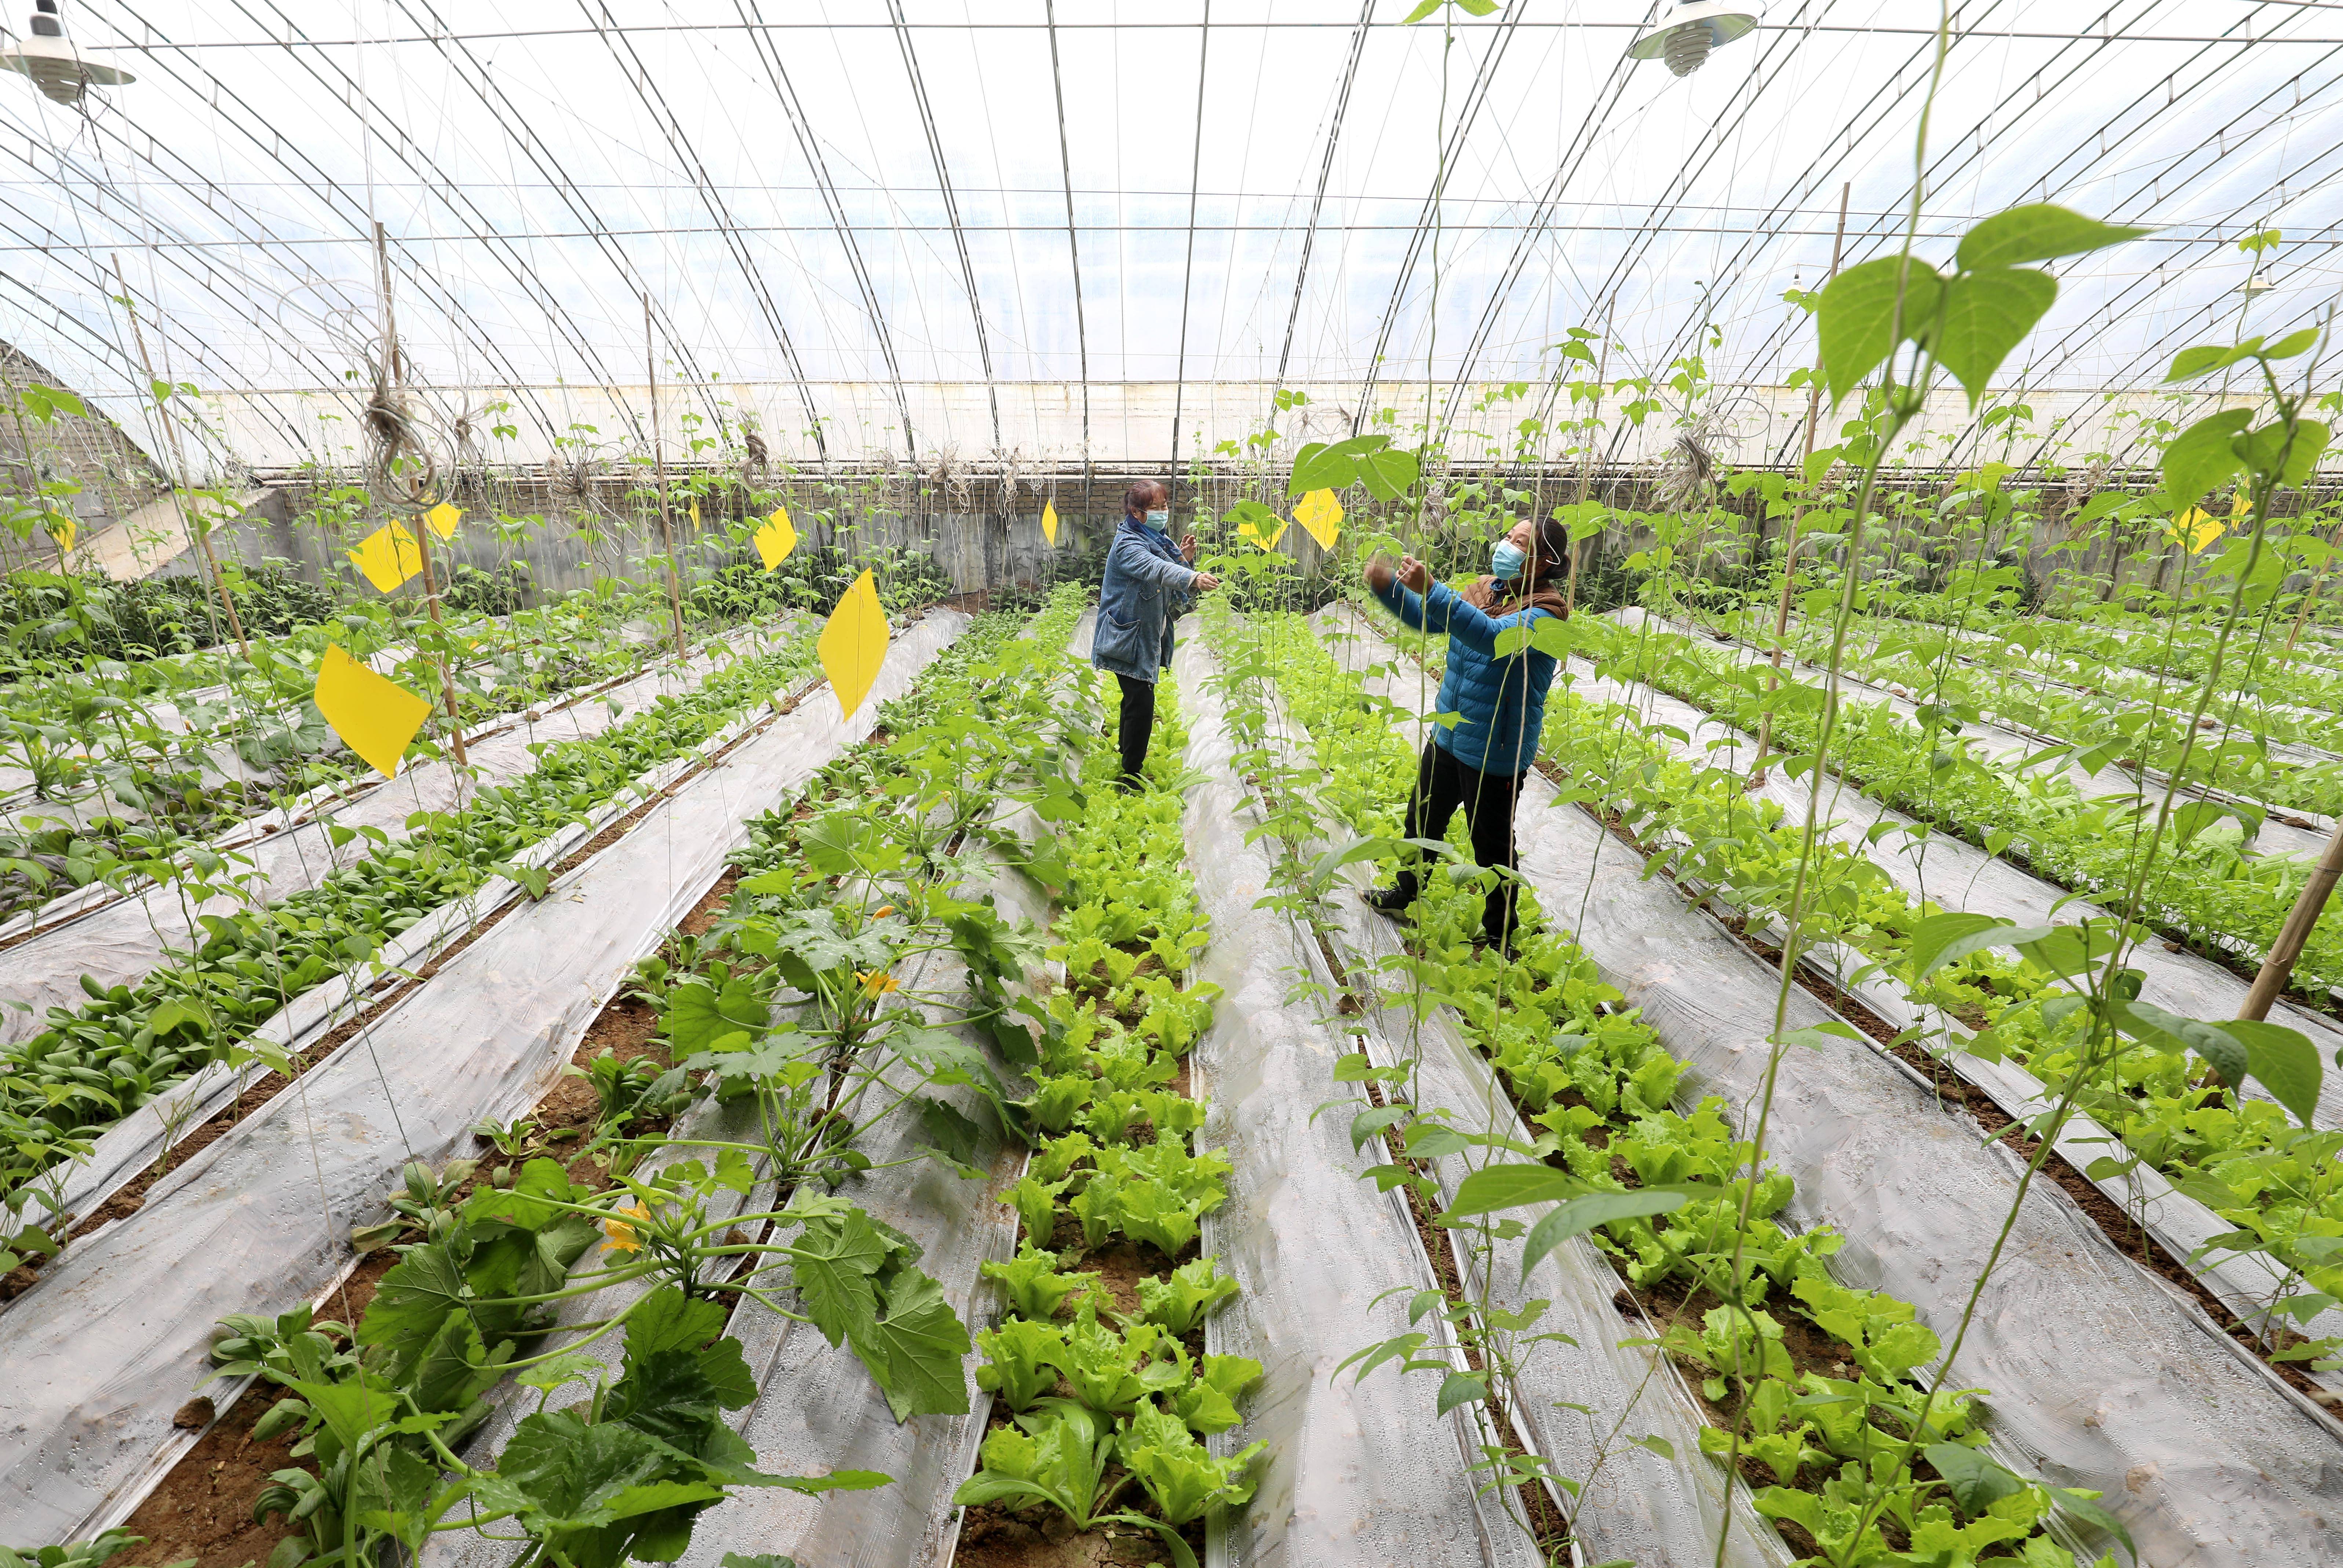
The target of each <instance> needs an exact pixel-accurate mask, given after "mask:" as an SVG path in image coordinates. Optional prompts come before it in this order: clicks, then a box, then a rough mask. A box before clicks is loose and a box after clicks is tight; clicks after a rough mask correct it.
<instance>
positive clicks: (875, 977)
mask: <svg viewBox="0 0 2343 1568" xmlns="http://www.w3.org/2000/svg"><path fill="white" fill-rule="evenodd" d="M854 978H855V979H856V980H860V981H861V982H862V994H863V995H864V996H870V997H880V996H885V995H886V994H887V993H888V992H889V991H890V990H900V988H901V986H902V983H903V982H902V981H900V980H897V979H896V978H895V977H894V976H893V975H891V974H890V973H888V972H887V971H886V970H871V971H870V973H869V974H863V973H861V972H860V971H859V970H858V971H857V972H856V974H855V976H854Z"/></svg>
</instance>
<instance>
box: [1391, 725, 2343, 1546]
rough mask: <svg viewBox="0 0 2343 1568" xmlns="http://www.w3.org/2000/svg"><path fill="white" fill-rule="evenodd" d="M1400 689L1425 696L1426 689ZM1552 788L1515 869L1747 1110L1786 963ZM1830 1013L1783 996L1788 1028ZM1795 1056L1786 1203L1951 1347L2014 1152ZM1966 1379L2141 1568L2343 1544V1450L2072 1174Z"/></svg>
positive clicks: (1976, 1349)
mask: <svg viewBox="0 0 2343 1568" xmlns="http://www.w3.org/2000/svg"><path fill="white" fill-rule="evenodd" d="M1395 684H1396V686H1397V687H1398V688H1400V689H1394V690H1393V692H1392V695H1393V697H1394V699H1399V700H1402V701H1410V700H1412V699H1413V692H1412V690H1409V689H1407V688H1411V687H1412V686H1413V682H1406V681H1402V682H1399V683H1395ZM1554 793H1555V792H1554V789H1552V788H1551V787H1550V786H1548V785H1547V784H1546V783H1545V781H1544V779H1543V778H1541V777H1540V776H1538V775H1537V774H1535V773H1533V774H1531V775H1530V776H1529V778H1528V779H1526V780H1525V781H1524V784H1523V792H1522V802H1521V807H1520V819H1519V827H1520V831H1521V843H1522V869H1523V874H1524V875H1525V876H1526V877H1527V878H1528V879H1529V881H1530V883H1531V885H1532V886H1533V887H1534V888H1535V889H1536V890H1537V892H1538V895H1539V900H1540V902H1541V903H1542V904H1543V905H1544V907H1545V908H1546V909H1547V910H1550V911H1554V914H1553V917H1552V918H1554V919H1555V920H1558V921H1561V922H1562V923H1564V924H1567V923H1569V919H1568V917H1569V914H1570V912H1571V911H1575V910H1581V909H1582V907H1583V910H1584V913H1583V915H1581V916H1579V917H1578V918H1577V930H1576V933H1575V934H1576V937H1577V940H1578V942H1579V944H1580V946H1581V947H1582V948H1584V950H1585V951H1586V953H1587V955H1588V956H1589V957H1591V958H1592V959H1594V961H1595V963H1596V964H1597V966H1599V968H1600V969H1601V970H1602V972H1603V975H1604V979H1605V980H1609V981H1610V982H1611V983H1612V984H1613V985H1614V986H1617V987H1618V988H1619V989H1620V990H1622V991H1624V993H1625V995H1626V1000H1627V1002H1628V1004H1629V1005H1631V1006H1634V1007H1636V1008H1639V1009H1641V1010H1642V1013H1643V1017H1644V1020H1645V1021H1646V1022H1648V1023H1650V1024H1651V1025H1652V1026H1653V1028H1654V1030H1657V1031H1658V1034H1659V1038H1660V1040H1661V1043H1662V1044H1663V1045H1664V1046H1665V1047H1666V1049H1667V1050H1669V1051H1670V1052H1671V1053H1672V1054H1673V1055H1674V1056H1676V1057H1678V1058H1680V1059H1684V1060H1688V1061H1689V1062H1690V1063H1691V1064H1692V1066H1693V1069H1694V1071H1693V1073H1692V1074H1690V1075H1688V1076H1689V1077H1691V1078H1692V1079H1694V1082H1691V1083H1688V1084H1687V1085H1686V1086H1685V1089H1684V1091H1682V1097H1684V1098H1694V1097H1697V1096H1698V1095H1700V1094H1717V1095H1721V1096H1723V1097H1724V1098H1725V1099H1726V1100H1727V1101H1731V1102H1733V1103H1734V1104H1735V1105H1736V1106H1737V1107H1739V1108H1740V1111H1741V1112H1742V1114H1743V1116H1744V1118H1745V1120H1747V1119H1750V1118H1754V1116H1755V1111H1756V1106H1757V1100H1758V1096H1759V1094H1760V1092H1761V1091H1762V1087H1763V1078H1764V1074H1765V1068H1766V1062H1767V1059H1768V1054H1769V1053H1768V1048H1767V1046H1766V1040H1768V1039H1769V1038H1770V1037H1771V1036H1772V1034H1773V1014H1774V1008H1775V992H1776V988H1777V986H1778V984H1779V978H1778V975H1777V974H1776V972H1775V970H1773V968H1772V967H1771V966H1770V965H1768V964H1766V963H1765V962H1764V961H1763V960H1759V959H1758V958H1757V957H1756V956H1755V954H1753V953H1751V952H1750V951H1749V950H1747V949H1746V948H1744V947H1743V946H1741V944H1740V943H1739V942H1738V941H1736V940H1735V939H1734V938H1733V937H1732V936H1731V935H1730V934H1729V933H1727V932H1726V931H1725V929H1724V928H1723V927H1722V926H1720V925H1718V924H1717V923H1716V922H1715V920H1712V919H1710V918H1709V917H1708V916H1707V915H1706V914H1704V913H1703V912H1701V911H1700V910H1696V909H1690V908H1687V907H1686V906H1685V905H1684V902H1683V900H1681V899H1680V898H1679V897H1678V896H1677V895H1676V893H1675V892H1674V890H1673V889H1672V888H1671V887H1670V886H1669V885H1668V884H1667V883H1665V882H1664V881H1660V880H1656V879H1653V880H1647V879H1644V875H1643V859H1642V857H1641V856H1639V855H1637V854H1636V853H1635V852H1634V850H1632V849H1628V848H1627V847H1626V846H1624V845H1623V844H1621V843H1620V842H1618V841H1617V840H1616V839H1613V838H1611V837H1610V836H1609V834H1607V833H1606V832H1605V831H1604V829H1603V828H1602V827H1601V826H1600V825H1599V824H1597V823H1596V822H1595V821H1594V819H1592V818H1591V817H1589V816H1587V815H1586V814H1585V813H1584V811H1582V810H1580V809H1577V808H1575V807H1567V808H1561V809H1557V808H1556V807H1555V806H1554ZM1833 1016H1834V1015H1833V1014H1831V1013H1830V1012H1829V1011H1828V1010H1825V1008H1824V1007H1823V1006H1822V1005H1821V1004H1820V1003H1819V1002H1817V1001H1815V1000H1814V999H1813V998H1811V997H1809V996H1808V995H1807V994H1806V993H1805V991H1804V990H1799V989H1797V988H1795V987H1794V988H1793V989H1792V990H1791V992H1790V995H1789V1001H1788V1011H1787V1018H1786V1020H1785V1028H1786V1029H1789V1030H1798V1029H1802V1028H1807V1027H1810V1026H1813V1025H1815V1024H1818V1023H1822V1022H1825V1021H1827V1020H1830V1019H1831V1018H1832V1017H1833ZM1818 1038H1820V1039H1821V1040H1822V1043H1821V1044H1820V1045H1819V1046H1817V1047H1804V1046H1802V1047H1797V1048H1794V1049H1791V1050H1788V1051H1786V1052H1785V1054H1784V1055H1783V1057H1782V1059H1781V1066H1780V1072H1779V1075H1778V1079H1777V1083H1776V1087H1775V1094H1774V1099H1773V1110H1772V1115H1771V1118H1770V1121H1769V1124H1768V1131H1767V1148H1766V1153H1767V1156H1768V1158H1769V1159H1770V1160H1772V1161H1773V1162H1774V1163H1775V1166H1776V1167H1777V1168H1778V1169H1780V1170H1782V1171H1786V1172H1788V1173H1789V1174H1790V1176H1791V1177H1792V1178H1793V1179H1794V1180H1795V1182H1796V1183H1797V1191H1796V1196H1795V1197H1794V1198H1793V1199H1792V1200H1791V1203H1790V1207H1789V1208H1788V1209H1787V1210H1786V1211H1785V1219H1786V1220H1787V1221H1789V1222H1790V1223H1792V1224H1794V1225H1795V1226H1798V1227H1801V1228H1803V1227H1805V1226H1810V1225H1818V1224H1827V1225H1829V1226H1830V1227H1831V1228H1832V1229H1833V1230H1835V1231H1837V1232H1838V1233H1839V1234H1840V1235H1841V1236H1842V1237H1844V1238H1845V1243H1844V1245H1843V1246H1842V1247H1841V1249H1840V1250H1839V1251H1838V1252H1837V1253H1836V1255H1835V1256H1834V1257H1833V1258H1832V1259H1831V1260H1830V1265H1829V1266H1830V1270H1831V1272H1832V1274H1833V1275H1834V1276H1835V1278H1837V1279H1838V1280H1839V1281H1840V1282H1842V1283H1845V1284H1847V1285H1851V1286H1855V1287H1859V1288H1875V1289H1878V1290H1883V1291H1885V1292H1887V1293H1889V1294H1890V1295H1893V1296H1895V1297H1897V1298H1899V1299H1901V1300H1903V1301H1905V1302H1910V1303H1911V1304H1912V1305H1913V1306H1914V1307H1915V1308H1916V1310H1917V1312H1918V1314H1919V1318H1920V1321H1921V1322H1924V1323H1926V1324H1927V1325H1928V1326H1929V1327H1930V1328H1931V1329H1932V1330H1934V1331H1935V1332H1936V1333H1937V1334H1938V1335H1939V1336H1940V1337H1944V1338H1946V1339H1947V1341H1949V1337H1950V1335H1951V1334H1952V1333H1953V1332H1954V1330H1955V1329H1956V1327H1957V1325H1958V1322H1959V1318H1960V1314H1961V1312H1962V1308H1963V1305H1964V1303H1965V1302H1966V1298H1967V1296H1968V1293H1969V1292H1970V1290H1971V1289H1972V1288H1973V1287H1974V1285H1975V1283H1976V1280H1977V1279H1978V1277H1979V1276H1980V1275H1981V1274H1983V1273H1984V1272H1985V1267H1986V1257H1987V1254H1988V1253H1989V1252H1990V1251H1991V1250H1992V1248H1993V1245H1994V1241H1995V1236H1996V1231H1997V1230H1998V1229H1999V1227H2000V1224H2001V1222H2002V1221H2003V1219H2004V1218H2005V1216H2006V1215H2007V1214H2008V1212H2009V1210H2010V1205H2011V1200H2012V1199H2013V1198H2014V1196H2015V1195H2016V1183H2017V1181H2018V1178H2019V1176H2020V1175H2021V1174H2022V1172H2023V1169H2024V1167H2023V1162H2022V1161H2019V1160H2018V1159H2017V1158H2016V1155H2015V1154H2014V1153H2013V1152H2012V1151H2010V1150H2009V1149H2007V1148H2006V1146H2005V1145H2003V1144H2001V1143H1999V1142H1994V1143H1991V1144H1986V1145H1984V1146H1980V1144H1979V1141H1978V1140H1977V1138H1976V1133H1975V1129H1974V1124H1972V1123H1970V1122H1969V1121H1966V1119H1965V1118H1959V1117H1955V1116H1952V1115H1948V1114H1946V1112H1945V1111H1943V1110H1941V1109H1940V1108H1939V1106H1938V1103H1937V1101H1936V1098H1935V1096H1934V1094H1933V1092H1932V1091H1931V1090H1930V1089H1929V1087H1928V1086H1927V1085H1926V1082H1925V1081H1921V1080H1919V1079H1918V1077H1917V1075H1916V1074H1912V1073H1908V1072H1906V1070H1903V1069H1902V1067H1901V1064H1899V1063H1897V1062H1896V1061H1894V1060H1892V1059H1890V1058H1887V1057H1884V1056H1882V1055H1879V1054H1878V1053H1876V1052H1875V1051H1873V1050H1871V1049H1870V1048H1869V1047H1868V1046H1867V1045H1865V1044H1863V1043H1860V1042H1858V1041H1856V1040H1839V1039H1835V1038H1831V1037H1827V1036H1824V1037H1818ZM1971 1385H1975V1386H1977V1387H1981V1388H1983V1389H1986V1390H1987V1391H1989V1392H1988V1393H1987V1394H1986V1395H1984V1396H1982V1403H1983V1405H1984V1408H1985V1410H1986V1414H1987V1419H1988V1426H1989V1430H1990V1432H1991V1434H1992V1441H1993V1444H1994V1447H1995V1449H1996V1452H1998V1454H1999V1455H2000V1457H2001V1458H2002V1459H2003V1460H2004V1461H2005V1462H2008V1463H2009V1464H2011V1465H2012V1467H2013V1468H2016V1469H2017V1470H2019V1471H2020V1472H2021V1473H2030V1474H2035V1475H2039V1476H2041V1477H2043V1478H2044V1479H2046V1480H2047V1481H2049V1482H2052V1483H2055V1484H2058V1485H2066V1486H2083V1487H2091V1488H2095V1489H2097V1491H2099V1492H2100V1493H2103V1496H2102V1499H2101V1501H2102V1503H2103V1505H2104V1506H2107V1507H2108V1508H2111V1509H2112V1510H2114V1511H2115V1513H2117V1514H2118V1515H2119V1516H2120V1517H2121V1518H2122V1519H2123V1520H2124V1522H2125V1523H2126V1524H2127V1526H2128V1528H2129V1529H2130V1531H2131V1533H2132V1536H2133V1539H2134V1540H2135V1541H2136V1542H2137V1543H2138V1546H2139V1553H2140V1561H2141V1562H2142V1563H2157V1564H2162V1563H2188V1564H2191V1565H2192V1568H2197V1565H2201V1568H2227V1565H2231V1564H2234V1565H2236V1568H2247V1564H2252V1565H2254V1568H2311V1565H2312V1564H2318V1563H2333V1562H2336V1561H2338V1554H2343V1448H2338V1444H2337V1442H2336V1440H2335V1439H2334V1437H2333V1436H2332V1435H2331V1434H2330V1433H2329V1432H2328V1430H2327V1428H2326V1427H2325V1426H2324V1425H2323V1424H2322V1423H2321V1422H2320V1420H2319V1419H2318V1417H2317V1416H2316V1415H2314V1414H2313V1413H2311V1412H2310V1411H2309V1410H2308V1409H2306V1408H2304V1407H2303V1404H2302V1403H2301V1402H2299V1400H2298V1396H2295V1395H2293V1394H2292V1393H2291V1392H2290V1391H2288V1390H2287V1389H2286V1388H2285V1387H2284V1386H2283V1385H2281V1384H2279V1383H2278V1382H2276V1380H2275V1379H2273V1378H2272V1377H2271V1376H2270V1375H2269V1373H2268V1371H2267V1370H2266V1369H2265V1368H2263V1367H2262V1366H2261V1365H2260V1364H2259V1363H2258V1362H2253V1361H2252V1360H2251V1359H2250V1357H2249V1356H2248V1355H2247V1352H2244V1351H2243V1350H2242V1349H2241V1348H2239V1347H2237V1346H2236V1345H2234V1344H2232V1343H2231V1342H2230V1341H2229V1340H2228V1339H2227V1336H2226V1335H2224V1334H2222V1333H2221V1332H2220V1331H2219V1329H2218V1328H2217V1326H2216V1325H2215V1324H2214V1323H2213V1322H2212V1321H2211V1320H2210V1319H2209V1318H2207V1316H2206V1315H2205V1314H2204V1312H2202V1311H2201V1310H2199V1309H2198V1308H2197V1307H2196V1305H2195V1303H2194V1302H2188V1301H2186V1300H2183V1299H2182V1298H2180V1297H2179V1296H2178V1295H2177V1292H2173V1291H2171V1290H2170V1289H2169V1288H2168V1287H2167V1286H2166V1285H2165V1284H2164V1283H2163V1282H2161V1281H2159V1280H2157V1278H2156V1277H2155V1276H2153V1275H2151V1274H2149V1273H2148V1272H2147V1271H2146V1270H2144V1269H2142V1268H2141V1267H2140V1266H2139V1265H2138V1264H2137V1263H2136V1262H2134V1261H2131V1260H2130V1259H2129V1258H2127V1257H2126V1256H2124V1255H2123V1254H2121V1253H2119V1252H2117V1251H2116V1249H2115V1248H2114V1246H2113V1245H2112V1244H2111V1243H2110V1242H2109V1241H2107V1236H2106V1234H2105V1233H2104V1232H2103V1231H2100V1229H2099V1228H2098V1226H2097V1224H2096V1223H2094V1222H2093V1221H2091V1220H2090V1219H2089V1218H2088V1217H2087V1216H2086V1215H2084V1214H2083V1213H2081V1212H2080V1211H2078V1210H2077V1209H2076V1208H2075V1206H2074V1204H2073V1201H2071V1200H2070V1199H2068V1198H2067V1197H2066V1193H2065V1192H2064V1191H2063V1190H2061V1189H2060V1188H2058V1187H2057V1186H2056V1184H2055V1183H2053V1182H2049V1181H2036V1182H2035V1183H2034V1184H2033V1185H2032V1186H2031V1188H2030V1189H2029V1190H2028V1191H2027V1193H2026V1200H2025V1201H2024V1203H2023V1204H2021V1205H2020V1206H2019V1207H2018V1210H2017V1213H2016V1220H2015V1222H2014V1224H2013V1225H2012V1228H2011V1231H2010V1233H2009V1239H2008V1242H2007V1244H2006V1247H2005V1248H2004V1250H2003V1251H2002V1253H2001V1256H2000V1259H1999V1261H1997V1263H1996V1265H1995V1267H1994V1269H1993V1273H1992V1277H1991V1279H1990V1281H1989V1282H1988V1283H1987V1286H1986V1291H1985V1292H1984V1294H1983V1296H1982V1298H1981V1299H1980V1301H1979V1302H1978V1307H1977V1311H1976V1316H1975V1318H1974V1320H1973V1321H1972V1322H1971V1324H1970V1327H1969V1332H1968V1337H1967V1339H1966V1342H1965V1343H1964V1344H1963V1346H1962V1349H1961V1352H1960V1359H1959V1362H1957V1364H1956V1366H1955V1367H1954V1369H1953V1377H1952V1380H1951V1383H1950V1386H1953V1387H1966V1386H1971Z"/></svg>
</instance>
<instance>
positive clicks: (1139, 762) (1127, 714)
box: [1114, 675, 1155, 789]
mask: <svg viewBox="0 0 2343 1568" xmlns="http://www.w3.org/2000/svg"><path fill="white" fill-rule="evenodd" d="M1115 680H1116V682H1117V683H1118V684H1120V685H1121V688H1122V718H1121V721H1120V722H1119V724H1118V725H1117V727H1116V730H1115V738H1114V739H1115V744H1116V745H1117V746H1118V747H1120V748H1121V751H1122V781H1123V782H1124V783H1126V784H1128V785H1131V787H1132V788H1134V789H1136V788H1137V787H1138V786H1139V783H1140V769H1142V768H1144V767H1146V766H1147V743H1148V741H1149V740H1151V739H1153V738H1154V735H1155V683H1154V682H1153V681H1151V680H1137V679H1134V678H1131V677H1130V676H1128V675H1118V676H1116V677H1115Z"/></svg>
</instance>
